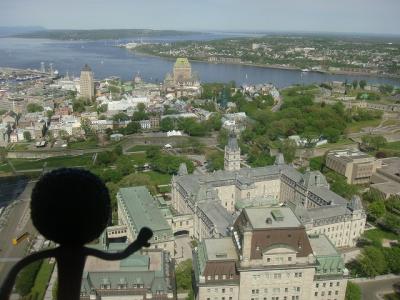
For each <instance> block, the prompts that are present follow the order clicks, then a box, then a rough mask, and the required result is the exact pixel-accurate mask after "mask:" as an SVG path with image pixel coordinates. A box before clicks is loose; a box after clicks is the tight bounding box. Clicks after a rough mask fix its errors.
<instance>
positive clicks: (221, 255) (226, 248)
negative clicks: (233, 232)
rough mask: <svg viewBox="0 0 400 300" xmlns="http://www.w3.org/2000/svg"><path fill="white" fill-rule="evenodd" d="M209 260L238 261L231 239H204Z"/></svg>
mask: <svg viewBox="0 0 400 300" xmlns="http://www.w3.org/2000/svg"><path fill="white" fill-rule="evenodd" d="M203 243H204V245H205V248H206V253H207V259H208V260H227V259H234V260H236V259H238V257H237V254H236V250H235V246H234V244H233V241H232V238H231V237H226V238H219V239H204V240H203Z"/></svg>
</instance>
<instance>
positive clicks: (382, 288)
mask: <svg viewBox="0 0 400 300" xmlns="http://www.w3.org/2000/svg"><path fill="white" fill-rule="evenodd" d="M399 281H400V278H399V277H398V278H389V279H381V280H373V281H367V282H357V284H358V285H359V286H360V288H361V294H362V296H361V298H362V299H363V300H378V299H383V298H380V297H378V294H387V293H391V292H393V284H394V283H396V282H399Z"/></svg>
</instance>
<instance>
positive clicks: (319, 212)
mask: <svg viewBox="0 0 400 300" xmlns="http://www.w3.org/2000/svg"><path fill="white" fill-rule="evenodd" d="M307 213H308V215H309V217H310V218H311V219H312V220H321V219H327V218H333V217H337V216H344V215H348V214H350V211H349V210H348V209H347V207H346V206H344V205H327V206H320V207H317V208H310V209H308V210H307Z"/></svg>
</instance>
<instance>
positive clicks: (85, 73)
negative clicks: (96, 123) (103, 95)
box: [80, 65, 94, 100]
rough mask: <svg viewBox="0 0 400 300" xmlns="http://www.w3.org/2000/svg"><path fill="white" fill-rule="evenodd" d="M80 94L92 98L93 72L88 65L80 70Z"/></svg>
mask: <svg viewBox="0 0 400 300" xmlns="http://www.w3.org/2000/svg"><path fill="white" fill-rule="evenodd" d="M80 94H81V96H82V97H83V98H86V99H89V100H93V98H94V80H93V72H92V69H91V68H90V67H89V66H88V65H85V66H84V67H83V69H82V71H81V80H80Z"/></svg>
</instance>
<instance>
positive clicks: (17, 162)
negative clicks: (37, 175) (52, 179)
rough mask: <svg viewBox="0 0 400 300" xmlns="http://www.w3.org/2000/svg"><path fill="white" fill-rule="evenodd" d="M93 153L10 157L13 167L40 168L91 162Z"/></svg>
mask: <svg viewBox="0 0 400 300" xmlns="http://www.w3.org/2000/svg"><path fill="white" fill-rule="evenodd" d="M92 156H93V154H84V155H79V156H59V157H50V158H46V159H21V158H16V159H10V161H11V163H12V164H13V166H14V168H15V169H16V170H17V171H20V170H35V169H41V168H43V166H44V165H45V164H46V167H49V168H61V167H81V166H87V165H90V164H91V160H92ZM0 170H1V167H0Z"/></svg>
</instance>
